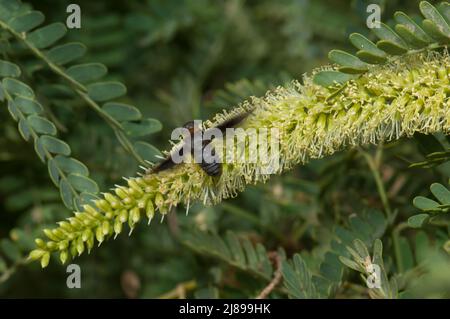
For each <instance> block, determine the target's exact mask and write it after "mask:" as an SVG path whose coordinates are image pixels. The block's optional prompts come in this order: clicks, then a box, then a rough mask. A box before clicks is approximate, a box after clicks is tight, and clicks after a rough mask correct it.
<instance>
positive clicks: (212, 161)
mask: <svg viewBox="0 0 450 319" xmlns="http://www.w3.org/2000/svg"><path fill="white" fill-rule="evenodd" d="M251 112H252V111H247V112H245V113H243V114H238V115H236V116H234V117H232V118H230V119H227V120H225V121H223V122H222V123H219V124H218V125H216V126H214V127H212V128H209V129H207V130H206V131H203V130H201V129H200V128H198V127H196V126H195V124H194V121H189V122H187V123H186V124H184V125H183V127H184V128H186V129H187V130H188V132H189V135H190V141H191V147H190V150H191V155H194V153H195V152H200V151H201V153H200V154H203V156H202V158H201V162H200V163H198V165H199V166H200V167H201V168H202V170H203V171H204V172H205V173H206V174H208V175H209V176H220V175H221V174H222V164H221V163H220V161H219V158H218V156H217V154H216V151H215V150H214V148H212V147H211V149H210V152H204V150H205V148H206V147H208V145H209V144H210V143H211V142H212V140H213V139H214V138H211V139H203V135H204V133H205V132H207V131H208V130H210V129H219V130H220V131H221V132H222V133H224V132H225V130H226V129H227V128H232V127H234V126H236V125H238V124H239V123H241V122H242V121H243V120H244V119H245V118H247V116H248V115H249V114H250V113H251ZM195 136H200V137H201V138H202V140H201V143H195V142H194V139H195ZM182 146H184V144H183V145H182ZM196 147H201V150H199V149H196ZM182 150H183V147H182V149H181V150H180V152H182ZM205 154H206V155H205ZM181 155H182V154H181ZM176 165H177V163H175V162H174V161H173V159H172V155H171V154H169V155H168V156H167V157H166V158H165V159H164V160H162V161H161V162H160V163H158V164H157V165H156V166H154V167H153V168H152V169H151V172H152V173H158V172H161V171H165V170H167V169H170V168H172V167H174V166H176Z"/></svg>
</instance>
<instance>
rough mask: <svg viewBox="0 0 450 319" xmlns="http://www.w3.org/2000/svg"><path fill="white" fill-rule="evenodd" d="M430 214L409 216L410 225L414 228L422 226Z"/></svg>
mask: <svg viewBox="0 0 450 319" xmlns="http://www.w3.org/2000/svg"><path fill="white" fill-rule="evenodd" d="M429 217H430V216H429V215H428V214H417V215H414V216H411V217H409V218H408V225H409V226H410V227H412V228H420V227H422V226H423V225H424V224H425V223H426V221H427V220H428V218H429Z"/></svg>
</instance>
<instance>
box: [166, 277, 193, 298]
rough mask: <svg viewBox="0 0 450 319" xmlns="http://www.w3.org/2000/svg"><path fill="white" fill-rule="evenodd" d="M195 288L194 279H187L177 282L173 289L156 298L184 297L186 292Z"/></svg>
mask: <svg viewBox="0 0 450 319" xmlns="http://www.w3.org/2000/svg"><path fill="white" fill-rule="evenodd" d="M195 288H197V282H196V281H195V280H189V281H185V282H182V283H179V284H178V285H177V286H176V287H175V288H174V289H172V290H171V291H168V292H166V293H164V294H162V295H160V296H159V297H158V299H185V298H186V292H188V291H190V290H194V289H195Z"/></svg>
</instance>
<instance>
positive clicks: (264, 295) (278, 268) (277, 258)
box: [256, 251, 281, 299]
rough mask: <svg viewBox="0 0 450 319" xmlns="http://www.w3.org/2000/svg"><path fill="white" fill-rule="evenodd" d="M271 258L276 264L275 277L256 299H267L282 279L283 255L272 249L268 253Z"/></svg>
mask: <svg viewBox="0 0 450 319" xmlns="http://www.w3.org/2000/svg"><path fill="white" fill-rule="evenodd" d="M268 255H269V259H271V260H273V262H274V264H275V267H276V268H275V273H274V276H273V279H272V280H271V281H270V283H269V284H268V285H267V286H266V287H265V288H264V289H263V290H262V291H261V293H260V294H259V295H258V296H257V297H256V299H266V298H267V296H269V294H270V293H271V292H272V290H274V289H275V287H276V286H277V285H278V284H279V283H280V281H281V257H280V256H279V255H278V253H277V252H276V251H272V252H269V253H268Z"/></svg>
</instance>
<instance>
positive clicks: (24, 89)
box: [2, 78, 34, 98]
mask: <svg viewBox="0 0 450 319" xmlns="http://www.w3.org/2000/svg"><path fill="white" fill-rule="evenodd" d="M2 85H3V88H4V89H5V90H6V91H7V92H8V93H9V94H12V95H18V96H23V97H29V98H33V97H34V92H33V90H32V89H31V88H30V87H29V86H28V85H26V84H25V83H23V82H21V81H19V80H16V79H12V78H4V79H3V81H2Z"/></svg>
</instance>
